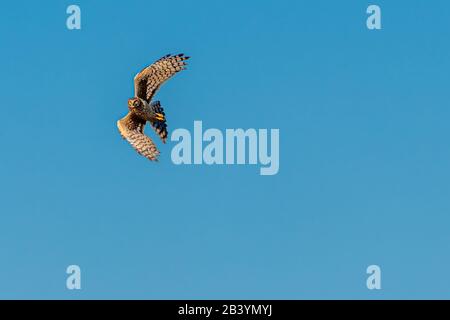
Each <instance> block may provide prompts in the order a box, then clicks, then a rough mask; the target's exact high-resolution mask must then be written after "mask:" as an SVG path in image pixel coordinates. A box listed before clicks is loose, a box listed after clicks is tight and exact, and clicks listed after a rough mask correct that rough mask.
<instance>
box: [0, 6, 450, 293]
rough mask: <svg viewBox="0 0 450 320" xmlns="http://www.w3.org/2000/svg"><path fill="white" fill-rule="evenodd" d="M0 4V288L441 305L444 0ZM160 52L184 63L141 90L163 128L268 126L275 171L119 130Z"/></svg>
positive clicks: (448, 132)
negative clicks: (373, 13) (77, 19)
mask: <svg viewBox="0 0 450 320" xmlns="http://www.w3.org/2000/svg"><path fill="white" fill-rule="evenodd" d="M372 3H373V4H378V5H380V6H381V9H382V26H383V29H382V30H381V31H369V30H368V29H367V28H366V17H367V15H366V8H367V6H368V5H369V4H372ZM70 4H78V5H79V6H80V7H81V11H82V29H81V30H78V31H69V30H67V29H66V18H67V14H66V8H67V6H68V5H70ZM1 12H2V13H1V19H0V40H1V50H0V70H1V73H0V87H1V90H0V98H1V106H0V108H1V114H2V124H1V126H0V143H1V147H2V148H1V150H2V151H1V154H0V197H1V198H0V200H1V201H0V298H41V299H47V298H58V299H72V298H86V299H90V298H126V299H131V298H137V299H184V298H189V299H200V298H208V299H215V298H235V299H241V298H254V299H259V298H265V299H270V298H273V299H301V298H307V299H308V298H326V299H335V298H359V299H378V298H388V299H389V298H447V299H448V298H450V274H449V272H448V270H449V268H450V199H449V194H450V148H449V145H450V142H449V141H450V140H449V136H450V127H449V117H450V108H449V107H450V106H449V102H448V101H449V82H450V81H449V80H450V72H449V71H450V61H449V59H448V57H449V56H450V43H449V39H450V24H449V19H448V17H449V12H450V3H449V2H448V1H443V0H442V1H437V0H436V1H432V2H427V1H380V0H377V1H373V2H367V1H321V0H315V1H312V0H311V1H258V3H257V4H256V2H254V1H234V0H232V1H230V0H227V1H177V0H172V1H127V2H123V4H121V5H119V4H116V3H112V2H111V1H76V2H67V1H48V2H46V4H45V5H44V4H41V3H39V2H32V1H24V2H20V3H18V2H16V1H8V2H6V1H5V2H3V3H2V6H1ZM169 52H172V53H177V52H185V53H186V54H188V55H190V56H192V59H191V60H190V66H189V69H188V70H187V71H185V72H183V73H181V74H179V75H177V76H176V77H175V78H174V79H172V80H171V81H170V82H168V83H167V84H166V85H165V86H164V87H163V88H162V90H161V91H159V93H158V96H157V98H158V99H159V100H161V101H162V104H163V106H164V107H165V108H166V114H167V116H168V119H169V129H174V128H180V127H182V128H188V129H191V128H192V126H193V121H194V120H202V121H203V126H204V128H219V129H222V130H224V129H226V128H239V127H242V128H279V129H280V139H281V140H280V171H279V173H278V175H275V176H260V175H259V166H207V165H203V166H194V165H192V166H175V165H173V164H172V162H171V159H170V151H171V148H172V147H173V145H174V144H173V143H168V144H167V145H162V144H161V143H160V142H159V141H158V146H159V147H160V149H161V152H162V156H161V161H160V162H159V163H150V162H149V161H147V160H146V159H144V158H142V157H140V156H138V155H137V154H136V153H135V152H134V151H133V150H132V149H131V147H130V146H129V145H128V144H127V143H126V142H125V141H123V140H122V139H121V138H120V136H119V134H118V132H117V128H116V121H117V119H119V118H121V117H122V116H123V115H124V114H125V113H126V112H127V105H126V101H127V99H128V98H129V97H131V96H132V95H133V82H132V79H133V76H134V74H135V73H136V72H138V71H139V70H140V69H141V68H142V67H144V66H145V65H147V64H149V63H152V62H153V61H154V60H155V59H157V58H159V57H160V56H162V55H164V54H166V53H169ZM147 132H148V133H150V134H152V137H155V136H154V135H153V133H152V132H151V130H150V129H149V128H148V129H147ZM70 264H77V265H79V266H80V267H81V269H82V290H80V291H69V290H67V289H66V286H65V281H66V277H67V275H66V273H65V270H66V267H67V266H68V265H70ZM371 264H377V265H379V266H380V267H381V269H382V290H380V291H370V290H368V289H367V288H366V278H367V275H366V268H367V266H368V265H371Z"/></svg>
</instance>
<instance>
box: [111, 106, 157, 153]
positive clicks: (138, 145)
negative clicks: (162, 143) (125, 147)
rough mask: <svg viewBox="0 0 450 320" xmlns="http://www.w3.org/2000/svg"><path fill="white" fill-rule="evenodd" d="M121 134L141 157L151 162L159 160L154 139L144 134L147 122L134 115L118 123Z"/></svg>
mask: <svg viewBox="0 0 450 320" xmlns="http://www.w3.org/2000/svg"><path fill="white" fill-rule="evenodd" d="M117 127H118V128H119V131H120V134H121V135H122V137H123V138H124V139H126V140H127V141H128V142H129V143H130V144H131V146H132V147H133V148H134V149H135V150H136V151H137V152H138V153H139V154H141V155H143V156H144V157H146V158H147V159H149V160H153V161H156V160H158V156H159V151H158V149H157V148H156V145H155V144H154V143H153V141H152V139H150V138H149V137H147V136H146V135H145V134H144V127H145V121H143V120H141V119H139V118H138V117H137V116H135V115H134V114H132V113H130V112H129V113H128V114H127V115H126V116H125V117H123V118H122V119H120V120H119V121H117Z"/></svg>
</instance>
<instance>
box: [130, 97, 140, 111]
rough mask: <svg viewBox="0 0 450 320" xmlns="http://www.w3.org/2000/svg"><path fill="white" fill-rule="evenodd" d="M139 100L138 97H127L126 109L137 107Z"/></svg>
mask: <svg viewBox="0 0 450 320" xmlns="http://www.w3.org/2000/svg"><path fill="white" fill-rule="evenodd" d="M140 103H141V101H140V100H139V98H136V97H135V98H131V99H128V109H129V110H130V111H131V110H133V109H135V108H137V107H139V105H140Z"/></svg>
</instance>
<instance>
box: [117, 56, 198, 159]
mask: <svg viewBox="0 0 450 320" xmlns="http://www.w3.org/2000/svg"><path fill="white" fill-rule="evenodd" d="M189 58H190V57H188V56H185V55H184V54H183V53H180V54H176V55H172V54H167V55H165V56H163V57H161V58H160V59H158V60H156V61H155V62H154V63H153V64H151V65H149V66H147V67H145V68H144V69H142V70H141V71H140V72H139V73H138V74H136V76H135V77H134V97H132V98H130V99H128V113H127V115H126V116H125V117H123V118H122V119H120V120H119V121H117V127H118V129H119V132H120V134H121V136H122V138H123V139H125V140H127V141H128V142H129V143H130V144H131V146H132V147H133V148H134V149H135V150H136V151H137V152H138V153H139V154H140V155H142V156H144V157H145V158H147V159H149V160H151V161H158V156H159V155H160V152H159V150H158V148H157V147H156V144H155V143H154V142H153V140H152V139H151V138H150V137H149V136H147V135H145V134H144V127H145V125H146V124H147V122H149V123H150V125H151V126H152V128H153V129H154V130H155V132H156V133H157V134H158V136H159V137H160V139H161V140H162V142H163V143H166V140H167V135H168V130H167V123H166V115H165V113H164V108H163V107H162V106H161V102H160V101H152V99H153V97H154V95H155V93H156V92H157V91H158V89H159V88H160V87H161V85H162V84H163V83H164V82H166V81H167V80H169V79H170V78H172V77H173V76H174V75H175V74H176V73H178V72H180V71H181V70H185V69H186V65H187V64H186V60H188V59H189Z"/></svg>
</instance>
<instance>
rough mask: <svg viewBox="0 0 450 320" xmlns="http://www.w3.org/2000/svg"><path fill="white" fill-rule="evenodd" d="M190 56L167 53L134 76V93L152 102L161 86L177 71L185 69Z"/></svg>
mask: <svg viewBox="0 0 450 320" xmlns="http://www.w3.org/2000/svg"><path fill="white" fill-rule="evenodd" d="M187 59H189V57H186V56H184V54H182V53H180V54H177V55H174V56H173V55H170V54H168V55H166V56H164V57H162V58H161V59H159V60H157V61H156V62H155V63H153V64H152V65H150V66H148V67H146V68H144V69H143V70H142V71H141V72H139V73H138V74H137V75H136V76H135V77H134V95H135V96H136V97H139V98H141V99H144V100H145V101H147V102H150V100H151V99H152V97H153V95H154V94H155V92H156V91H157V90H158V89H159V87H160V86H161V85H162V84H163V83H164V82H165V81H166V80H168V79H170V78H171V77H172V76H173V75H174V74H175V73H177V72H179V71H181V70H184V69H185V66H186V62H185V61H186V60H187Z"/></svg>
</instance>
